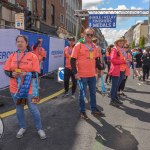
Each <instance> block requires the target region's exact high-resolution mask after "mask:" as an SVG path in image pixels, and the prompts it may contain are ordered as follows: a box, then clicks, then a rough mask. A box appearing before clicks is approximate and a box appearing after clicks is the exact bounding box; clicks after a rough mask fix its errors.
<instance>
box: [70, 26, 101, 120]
mask: <svg viewBox="0 0 150 150" xmlns="http://www.w3.org/2000/svg"><path fill="white" fill-rule="evenodd" d="M93 36H94V30H93V29H92V28H87V29H85V31H84V43H77V44H76V45H75V47H74V49H73V52H72V55H71V66H72V70H73V73H74V74H75V77H76V79H77V80H79V81H81V82H82V85H83V89H84V92H83V91H82V90H80V94H79V102H80V117H81V118H83V119H88V116H87V115H86V112H85V101H84V94H83V93H86V88H87V85H88V86H89V93H90V106H91V113H92V114H93V115H98V116H104V114H103V113H102V112H101V111H100V110H98V108H97V106H96V76H95V74H96V68H98V69H99V70H100V69H101V66H100V62H99V58H98V51H97V48H96V46H95V45H94V43H93V42H92V38H93Z"/></svg>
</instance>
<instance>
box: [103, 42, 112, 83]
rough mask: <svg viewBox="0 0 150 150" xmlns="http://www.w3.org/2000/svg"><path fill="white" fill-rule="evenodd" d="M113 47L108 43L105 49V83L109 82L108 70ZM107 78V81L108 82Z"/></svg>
mask: <svg viewBox="0 0 150 150" xmlns="http://www.w3.org/2000/svg"><path fill="white" fill-rule="evenodd" d="M113 47H114V45H112V44H111V45H109V46H108V47H107V49H106V64H107V75H106V78H105V83H107V84H109V83H111V76H110V75H109V70H110V64H111V63H110V54H111V49H112V48H113ZM108 78H109V82H108Z"/></svg>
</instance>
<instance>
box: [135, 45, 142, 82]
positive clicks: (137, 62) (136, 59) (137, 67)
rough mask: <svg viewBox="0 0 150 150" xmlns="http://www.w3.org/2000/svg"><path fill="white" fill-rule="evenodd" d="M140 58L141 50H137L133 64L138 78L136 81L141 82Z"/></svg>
mask: <svg viewBox="0 0 150 150" xmlns="http://www.w3.org/2000/svg"><path fill="white" fill-rule="evenodd" d="M142 56H143V52H142V49H141V48H138V54H136V56H135V64H136V73H137V76H138V79H139V80H141V78H142V75H141V71H142Z"/></svg>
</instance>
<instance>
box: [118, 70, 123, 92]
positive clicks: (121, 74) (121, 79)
mask: <svg viewBox="0 0 150 150" xmlns="http://www.w3.org/2000/svg"><path fill="white" fill-rule="evenodd" d="M123 79H125V72H124V71H120V77H119V81H118V86H117V91H118V89H119V86H120V84H121V82H122V81H123Z"/></svg>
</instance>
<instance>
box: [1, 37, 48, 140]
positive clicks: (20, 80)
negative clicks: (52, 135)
mask: <svg viewBox="0 0 150 150" xmlns="http://www.w3.org/2000/svg"><path fill="white" fill-rule="evenodd" d="M16 44H17V48H18V50H17V51H16V52H14V53H12V54H11V55H10V56H9V58H8V60H7V61H6V63H5V65H4V71H5V74H6V75H7V76H8V77H10V93H11V95H12V98H13V101H14V103H15V106H16V113H17V118H18V122H19V127H20V129H19V131H18V133H17V135H16V137H17V138H22V137H23V135H24V133H25V132H26V123H25V116H24V106H25V105H26V104H27V105H28V108H29V110H30V113H31V114H32V117H33V120H34V123H35V127H36V129H37V131H38V134H39V136H40V138H41V139H45V138H46V134H45V132H44V130H43V129H42V123H41V117H40V112H39V110H38V108H37V103H38V102H39V99H38V97H37V99H35V97H34V96H38V73H39V72H40V69H39V61H38V58H37V56H36V55H35V54H33V53H32V52H31V51H30V48H29V46H28V39H27V37H26V36H24V35H19V36H18V37H17V38H16Z"/></svg>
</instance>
